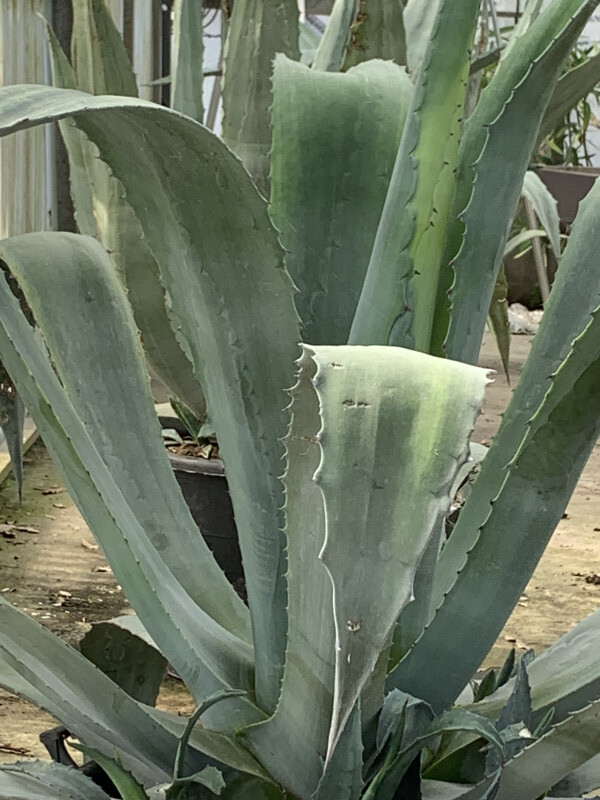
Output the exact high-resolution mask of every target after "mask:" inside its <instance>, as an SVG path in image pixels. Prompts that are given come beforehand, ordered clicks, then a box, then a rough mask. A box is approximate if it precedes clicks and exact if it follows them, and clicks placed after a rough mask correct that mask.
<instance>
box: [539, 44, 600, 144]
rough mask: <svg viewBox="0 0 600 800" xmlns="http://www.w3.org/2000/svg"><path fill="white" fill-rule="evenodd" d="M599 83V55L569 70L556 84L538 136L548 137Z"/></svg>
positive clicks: (540, 137) (541, 137)
mask: <svg viewBox="0 0 600 800" xmlns="http://www.w3.org/2000/svg"><path fill="white" fill-rule="evenodd" d="M599 82H600V53H599V54H598V55H595V56H591V57H590V58H588V59H587V60H586V61H584V62H583V64H580V65H579V66H577V67H574V68H573V69H571V70H569V72H567V73H566V74H565V75H563V76H562V78H561V79H560V80H559V81H558V83H557V84H556V87H555V89H554V92H553V94H552V97H551V98H550V102H549V103H548V107H547V108H546V113H545V114H544V118H543V119H542V124H541V127H540V131H539V134H538V138H539V139H543V138H544V137H546V136H549V135H550V134H551V133H552V131H553V130H554V129H555V128H556V127H557V126H558V125H560V122H561V120H562V119H563V118H564V117H565V116H566V115H567V114H568V113H569V111H570V110H571V109H572V108H573V107H574V106H575V105H576V104H577V103H578V102H579V101H580V100H583V98H584V97H586V96H587V95H588V94H589V93H590V92H591V91H592V90H593V89H594V87H595V86H596V85H597V84H598V83H599Z"/></svg>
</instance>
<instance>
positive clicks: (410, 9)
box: [404, 0, 441, 74]
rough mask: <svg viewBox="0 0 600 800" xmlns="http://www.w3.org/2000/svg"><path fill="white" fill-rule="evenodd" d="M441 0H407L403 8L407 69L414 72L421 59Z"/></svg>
mask: <svg viewBox="0 0 600 800" xmlns="http://www.w3.org/2000/svg"><path fill="white" fill-rule="evenodd" d="M440 2H441V0H430V2H428V3H424V2H423V0H407V2H406V3H405V9H404V27H405V28H406V57H407V62H406V63H407V64H408V68H409V70H410V71H411V72H412V73H413V74H415V73H416V72H417V71H418V70H419V67H420V66H421V64H422V63H423V60H424V58H425V53H426V51H427V48H428V46H429V42H430V40H431V35H432V32H433V29H434V26H435V19H436V16H437V13H438V10H439V7H440Z"/></svg>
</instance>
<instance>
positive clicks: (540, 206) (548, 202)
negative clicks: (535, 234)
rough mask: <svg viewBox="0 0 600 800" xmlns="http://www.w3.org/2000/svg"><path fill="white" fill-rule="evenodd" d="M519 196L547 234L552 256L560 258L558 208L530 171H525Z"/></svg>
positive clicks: (539, 179) (545, 187) (543, 186)
mask: <svg viewBox="0 0 600 800" xmlns="http://www.w3.org/2000/svg"><path fill="white" fill-rule="evenodd" d="M521 196H522V197H525V198H526V199H527V200H529V202H530V203H531V205H532V206H533V209H534V211H535V213H536V214H537V216H538V218H539V220H540V222H541V224H542V227H543V228H544V230H545V231H546V233H547V234H548V239H549V241H550V245H551V247H552V250H553V251H554V255H555V256H556V258H557V259H558V258H560V217H559V216H558V206H557V203H556V200H555V199H554V197H553V196H552V195H551V194H550V191H549V190H548V188H547V186H546V184H545V183H544V182H543V181H542V180H541V178H540V177H539V176H538V175H537V174H536V173H535V172H533V171H532V170H527V172H526V173H525V178H524V180H523V188H522V190H521Z"/></svg>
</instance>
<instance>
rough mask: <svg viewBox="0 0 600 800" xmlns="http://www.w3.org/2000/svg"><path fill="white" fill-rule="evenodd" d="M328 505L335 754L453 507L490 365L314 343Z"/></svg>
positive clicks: (322, 480)
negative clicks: (456, 483) (432, 541)
mask: <svg viewBox="0 0 600 800" xmlns="http://www.w3.org/2000/svg"><path fill="white" fill-rule="evenodd" d="M314 353H315V355H314V359H315V362H316V364H317V367H318V370H317V375H316V377H315V389H316V393H317V396H318V398H319V403H320V407H321V417H322V427H321V431H320V434H319V442H320V447H321V451H322V458H321V464H320V466H319V470H318V472H317V474H316V476H315V479H316V480H317V482H318V484H319V486H320V488H321V491H322V493H323V497H324V502H325V515H326V519H325V525H326V530H325V543H324V547H323V551H322V554H321V558H322V559H323V562H324V564H325V566H326V567H327V569H328V571H329V573H330V575H331V580H332V584H333V587H334V609H335V622H336V648H335V653H336V678H335V691H334V708H333V722H332V727H331V733H330V745H329V747H330V753H331V750H332V748H333V746H334V745H335V743H336V741H337V738H338V736H339V735H340V733H341V730H342V729H343V727H344V725H345V723H346V720H347V719H348V716H349V714H350V712H351V710H352V708H353V706H354V704H355V703H356V701H357V699H358V696H359V694H360V692H361V691H362V689H363V687H364V686H365V683H366V681H367V679H368V677H369V675H370V674H371V672H372V670H373V668H374V667H375V665H376V662H377V660H378V658H379V655H380V652H381V650H382V649H383V647H384V646H385V644H386V643H387V641H388V637H389V636H390V634H391V631H392V629H393V626H394V624H395V622H396V619H397V617H398V615H399V613H400V611H401V610H402V608H404V606H405V605H406V604H407V603H408V602H409V600H410V599H411V595H412V589H413V580H414V576H415V571H416V569H417V566H418V564H419V561H420V559H421V556H422V555H423V552H424V550H425V547H426V545H427V543H428V542H429V539H430V537H431V536H432V534H433V533H434V531H435V532H437V531H438V530H439V526H440V524H441V521H442V519H443V517H444V515H445V514H446V513H447V510H448V508H449V504H450V497H449V492H450V488H451V486H452V483H453V481H454V477H455V474H456V472H457V470H458V469H459V468H460V467H461V466H462V464H463V463H464V461H465V460H466V458H467V455H468V439H469V435H470V433H471V430H472V428H473V424H474V420H475V417H476V414H477V412H478V410H479V406H480V404H481V402H482V400H483V393H484V387H485V384H486V373H485V371H484V370H480V369H476V368H475V369H473V368H469V367H468V366H466V365H463V364H458V363H453V362H450V361H446V360H443V359H436V358H433V357H431V356H427V355H425V354H422V353H417V352H414V351H412V350H404V349H401V348H388V347H335V348H334V347H326V346H323V347H315V348H314Z"/></svg>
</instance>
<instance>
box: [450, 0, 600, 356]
mask: <svg viewBox="0 0 600 800" xmlns="http://www.w3.org/2000/svg"><path fill="white" fill-rule="evenodd" d="M596 5H597V2H596V0H558V2H557V1H556V0H555V2H554V3H553V4H552V5H551V6H550V7H549V8H548V9H547V10H546V11H545V12H544V13H543V14H541V15H540V16H539V17H538V19H537V20H536V22H535V23H534V24H533V25H532V26H531V28H530V29H529V30H528V31H527V33H525V34H524V35H523V36H522V37H521V38H520V39H518V40H517V41H516V43H515V45H514V47H513V49H512V51H511V53H510V54H509V55H508V56H507V57H506V59H504V61H502V62H501V64H500V66H499V67H498V70H497V71H496V74H495V75H494V78H493V80H492V81H491V83H490V85H489V86H488V87H487V89H486V90H485V91H484V92H483V93H482V95H481V98H480V100H479V103H478V104H477V107H476V109H475V111H474V112H473V114H472V115H471V117H469V119H468V121H467V123H466V125H465V131H464V137H463V140H462V142H461V152H460V161H459V173H458V180H457V193H456V198H455V202H454V211H453V213H452V217H453V219H456V220H457V221H456V223H454V224H453V228H452V232H451V236H450V240H449V245H448V249H447V251H446V258H447V259H451V258H452V257H453V256H455V254H456V253H457V252H458V255H456V257H455V258H454V261H453V264H452V267H453V270H454V276H455V278H454V284H453V286H452V289H451V293H450V301H451V311H450V327H449V329H448V335H447V339H446V342H445V349H446V352H447V354H448V357H449V358H454V359H457V360H459V361H467V362H468V363H476V362H477V359H478V357H479V350H480V348H481V340H482V337H483V332H484V328H485V323H486V318H487V313H488V309H489V307H490V302H491V299H492V293H493V290H494V284H495V281H496V275H497V272H498V269H499V267H500V263H501V260H502V255H503V252H504V245H505V243H506V240H507V238H508V233H509V226H510V223H511V221H512V219H513V217H514V214H515V211H516V208H517V204H518V201H519V196H520V191H521V186H522V183H523V178H524V175H525V172H526V170H527V166H528V165H529V160H530V158H531V153H532V150H533V148H534V146H535V142H536V139H537V132H538V129H539V125H540V121H541V117H542V115H543V113H544V110H545V108H546V105H547V103H548V100H549V99H550V95H551V93H552V90H553V87H554V85H555V82H556V80H557V79H558V75H559V72H560V69H561V66H562V63H563V61H564V59H565V58H566V56H567V55H568V53H569V51H570V49H571V47H572V46H573V44H574V43H575V42H576V41H577V37H578V36H579V34H580V32H581V30H582V28H583V26H584V24H585V22H586V20H587V19H588V17H589V16H590V14H591V13H592V11H593V9H594V8H595V7H596ZM459 220H460V221H459ZM441 334H442V332H441V331H440V332H439V341H440V342H441Z"/></svg>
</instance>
